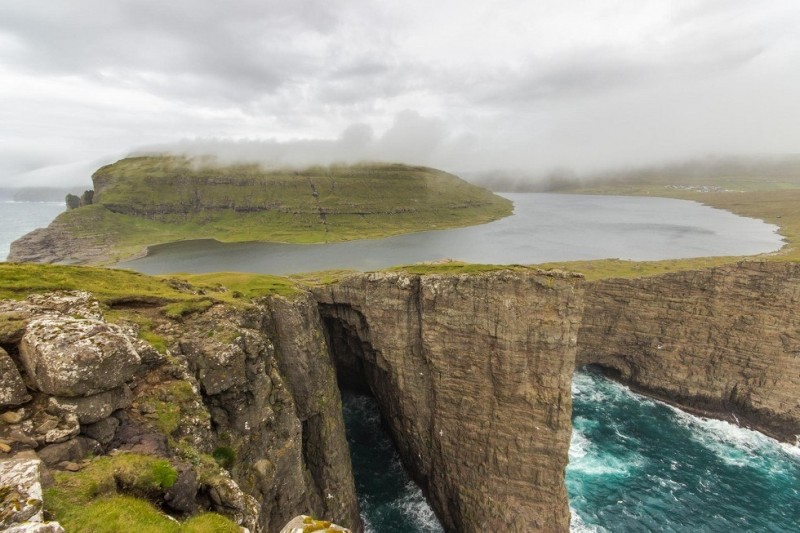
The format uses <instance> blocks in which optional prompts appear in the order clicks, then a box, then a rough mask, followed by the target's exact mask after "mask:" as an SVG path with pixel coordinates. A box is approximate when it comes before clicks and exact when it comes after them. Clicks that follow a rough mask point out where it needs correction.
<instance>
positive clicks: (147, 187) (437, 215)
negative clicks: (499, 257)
mask: <svg viewBox="0 0 800 533" xmlns="http://www.w3.org/2000/svg"><path fill="white" fill-rule="evenodd" d="M93 180H94V184H95V197H94V205H90V206H85V207H82V208H79V209H75V210H72V211H67V212H65V213H63V214H62V215H60V216H59V217H58V218H57V219H56V220H55V221H54V223H53V224H51V227H50V228H48V230H45V231H44V233H39V234H36V235H35V236H34V234H30V236H26V237H25V238H23V239H21V240H20V241H18V243H15V245H14V246H12V254H11V257H10V259H11V260H17V261H20V260H22V261H41V262H49V261H57V260H68V261H69V260H72V261H77V262H83V263H111V262H115V261H118V260H121V259H124V258H126V257H131V256H133V255H136V254H139V253H142V251H143V249H144V248H145V247H146V246H148V245H152V244H159V243H165V242H171V241H176V240H183V239H201V238H211V239H217V240H219V241H223V242H243V241H273V242H295V243H317V242H336V241H346V240H352V239H361V238H376V237H384V236H388V235H396V234H401V233H409V232H414V231H424V230H429V229H440V228H450V227H458V226H467V225H472V224H480V223H484V222H489V221H491V220H495V219H497V218H501V217H504V216H507V215H509V214H511V211H512V205H511V202H509V201H508V200H505V199H503V198H500V197H498V196H495V195H494V194H492V193H491V192H489V191H487V190H485V189H481V188H479V187H475V186H473V185H470V184H469V183H467V182H465V181H463V180H461V179H459V178H457V177H455V176H453V175H451V174H447V173H445V172H442V171H439V170H434V169H430V168H425V167H412V166H406V165H399V164H377V163H375V164H359V165H354V166H330V167H313V168H308V169H305V170H264V169H262V168H261V167H259V166H257V165H232V166H223V165H219V164H216V163H215V162H214V161H213V160H201V161H197V160H189V159H186V158H183V157H174V156H148V157H133V158H128V159H123V160H121V161H118V162H116V163H114V164H112V165H107V166H105V167H102V168H101V169H99V170H98V171H97V172H96V173H95V175H94V176H93ZM71 239H72V240H75V241H76V242H75V243H74V245H71V246H61V245H60V243H62V242H64V241H65V240H71ZM53 248H55V249H56V252H55V253H46V252H47V249H53Z"/></svg>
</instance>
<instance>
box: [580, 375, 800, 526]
mask: <svg viewBox="0 0 800 533" xmlns="http://www.w3.org/2000/svg"><path fill="white" fill-rule="evenodd" d="M572 419H573V426H574V429H573V435H572V444H571V446H570V464H569V468H568V469H567V490H568V492H569V498H570V505H571V506H572V509H573V520H572V522H573V523H572V525H573V528H572V529H573V531H613V532H626V531H668V532H669V531H675V532H678V531H680V532H683V531H693V532H694V531H696V532H705V531H709V532H711V531H720V532H738V531H748V532H757V531H765V532H767V531H768V532H779V531H780V532H784V531H785V532H792V531H799V530H800V449H798V448H796V447H790V446H788V445H781V444H780V443H778V442H777V441H775V440H773V439H770V438H768V437H766V436H764V435H762V434H760V433H758V432H755V431H750V430H747V429H742V428H739V427H737V426H734V425H733V424H729V423H727V422H722V421H718V420H708V419H703V418H699V417H696V416H692V415H689V414H687V413H684V412H682V411H680V410H678V409H675V408H673V407H670V406H667V405H665V404H663V403H661V402H657V401H653V400H650V399H647V398H645V397H643V396H640V395H638V394H635V393H633V392H631V391H630V390H629V389H628V388H626V387H624V386H621V385H619V384H617V383H614V382H612V381H609V380H607V379H606V378H604V377H603V376H602V375H600V374H599V373H596V372H592V371H581V372H577V373H576V374H575V378H574V381H573V415H572Z"/></svg>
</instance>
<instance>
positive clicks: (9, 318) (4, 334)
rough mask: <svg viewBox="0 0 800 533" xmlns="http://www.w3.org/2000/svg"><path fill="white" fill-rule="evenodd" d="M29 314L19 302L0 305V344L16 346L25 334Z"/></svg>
mask: <svg viewBox="0 0 800 533" xmlns="http://www.w3.org/2000/svg"><path fill="white" fill-rule="evenodd" d="M30 319H31V315H30V312H29V311H28V310H27V309H26V308H25V307H24V305H23V304H21V303H19V302H3V303H2V304H0V343H3V344H16V343H18V342H19V341H20V339H22V335H24V334H25V326H27V325H28V321H29V320H30Z"/></svg>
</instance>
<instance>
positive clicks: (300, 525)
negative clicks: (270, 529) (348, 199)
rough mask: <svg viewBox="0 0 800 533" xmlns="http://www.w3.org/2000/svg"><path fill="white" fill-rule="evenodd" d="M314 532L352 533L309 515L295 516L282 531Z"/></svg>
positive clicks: (282, 532) (291, 532)
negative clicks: (340, 532) (335, 532)
mask: <svg viewBox="0 0 800 533" xmlns="http://www.w3.org/2000/svg"><path fill="white" fill-rule="evenodd" d="M313 531H320V532H326V533H327V532H328V531H342V532H347V533H350V530H349V529H347V528H344V527H341V526H337V525H336V524H333V523H331V522H329V521H327V520H315V519H314V518H312V517H310V516H307V515H300V516H295V517H294V518H292V519H291V520H290V521H289V523H288V524H286V525H285V526H284V527H283V529H281V533H311V532H313Z"/></svg>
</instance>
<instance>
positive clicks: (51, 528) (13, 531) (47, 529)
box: [5, 522, 64, 533]
mask: <svg viewBox="0 0 800 533" xmlns="http://www.w3.org/2000/svg"><path fill="white" fill-rule="evenodd" d="M5 533H64V528H63V527H61V524H59V523H58V522H25V523H22V524H18V525H16V526H13V527H11V528H9V529H6V530H5Z"/></svg>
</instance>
